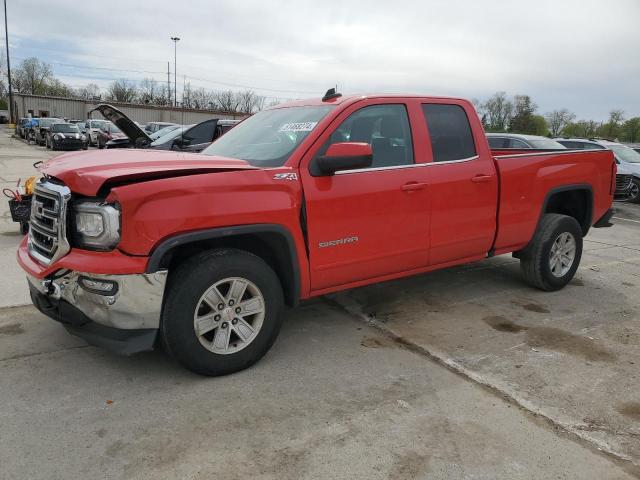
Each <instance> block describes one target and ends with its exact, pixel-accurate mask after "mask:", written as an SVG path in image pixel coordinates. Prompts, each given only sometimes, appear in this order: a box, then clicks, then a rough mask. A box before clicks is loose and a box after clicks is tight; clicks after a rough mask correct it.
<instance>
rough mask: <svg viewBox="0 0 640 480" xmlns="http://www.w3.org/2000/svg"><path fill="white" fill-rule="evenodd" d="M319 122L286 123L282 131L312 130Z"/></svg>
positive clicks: (281, 128)
mask: <svg viewBox="0 0 640 480" xmlns="http://www.w3.org/2000/svg"><path fill="white" fill-rule="evenodd" d="M317 124H318V122H298V123H285V124H284V125H282V126H281V127H280V130H279V131H280V132H310V131H311V130H313V127H315V126H316V125H317Z"/></svg>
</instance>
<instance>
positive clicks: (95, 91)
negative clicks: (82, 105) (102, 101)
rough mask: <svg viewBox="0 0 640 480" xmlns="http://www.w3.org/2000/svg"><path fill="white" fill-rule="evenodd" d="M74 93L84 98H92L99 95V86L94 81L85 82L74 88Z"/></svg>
mask: <svg viewBox="0 0 640 480" xmlns="http://www.w3.org/2000/svg"><path fill="white" fill-rule="evenodd" d="M76 95H77V96H78V97H80V98H84V99H85V100H93V99H94V98H97V97H100V87H99V86H98V85H97V84H95V83H87V84H86V85H85V86H84V87H80V88H78V89H77V90H76Z"/></svg>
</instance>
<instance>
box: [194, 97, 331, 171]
mask: <svg viewBox="0 0 640 480" xmlns="http://www.w3.org/2000/svg"><path fill="white" fill-rule="evenodd" d="M332 108H333V107H332V106H329V105H323V106H318V107H289V108H278V109H275V110H264V111H262V112H258V113H256V114H255V115H253V116H251V117H249V118H247V119H246V120H245V121H244V122H242V123H239V124H238V125H237V126H236V127H234V128H232V129H231V130H229V132H228V133H226V134H225V135H224V136H222V137H220V138H219V139H218V140H216V141H215V142H213V143H212V144H211V145H210V146H208V147H207V148H206V149H204V150H203V151H202V153H204V154H205V155H220V156H222V157H230V158H239V159H241V160H246V161H247V162H249V163H250V164H251V165H255V166H258V167H279V166H282V165H284V163H285V162H286V161H287V159H288V158H289V155H291V152H293V150H294V149H295V148H296V147H297V146H298V145H300V143H301V142H302V140H304V139H305V138H306V136H307V135H309V133H310V132H311V131H312V130H313V129H314V128H315V126H316V125H317V124H318V122H319V121H320V120H322V119H323V118H324V116H325V115H326V114H327V113H328V112H329V110H331V109H332Z"/></svg>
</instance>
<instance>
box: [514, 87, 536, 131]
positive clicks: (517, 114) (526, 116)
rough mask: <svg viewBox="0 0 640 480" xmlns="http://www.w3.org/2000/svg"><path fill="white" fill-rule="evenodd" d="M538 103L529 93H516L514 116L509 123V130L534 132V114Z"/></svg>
mask: <svg viewBox="0 0 640 480" xmlns="http://www.w3.org/2000/svg"><path fill="white" fill-rule="evenodd" d="M536 108H537V107H536V104H535V103H533V102H532V101H531V97H530V96H529V95H516V96H515V97H514V98H513V117H512V118H511V122H510V123H509V131H510V132H514V133H534V132H535V129H536V126H535V124H534V121H533V114H534V113H535V111H536Z"/></svg>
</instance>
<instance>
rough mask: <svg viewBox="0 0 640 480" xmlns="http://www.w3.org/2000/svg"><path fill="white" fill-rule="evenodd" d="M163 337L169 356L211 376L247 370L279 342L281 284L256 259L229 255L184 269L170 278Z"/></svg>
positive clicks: (219, 253)
mask: <svg viewBox="0 0 640 480" xmlns="http://www.w3.org/2000/svg"><path fill="white" fill-rule="evenodd" d="M167 292H168V293H167V299H166V302H165V305H164V310H163V314H162V322H161V326H160V332H161V335H162V341H163V343H164V345H165V348H166V349H167V351H168V352H169V353H170V354H171V355H173V356H174V357H175V358H176V359H177V360H178V361H179V362H180V363H181V364H182V365H184V366H185V367H186V368H188V369H189V370H191V371H193V372H196V373H199V374H202V375H210V376H218V375H226V374H229V373H233V372H237V371H239V370H243V369H245V368H247V367H249V366H251V365H253V364H254V363H255V362H257V361H258V360H260V358H262V356H263V355H264V354H265V353H267V351H268V350H269V348H271V345H273V342H274V341H275V340H276V337H277V336H278V333H279V331H280V326H281V325H282V310H283V305H284V300H283V294H282V288H281V286H280V282H279V279H278V277H277V275H276V274H275V272H274V271H273V270H272V269H271V267H269V265H268V264H267V263H266V262H265V261H264V260H262V259H261V258H260V257H257V256H255V255H253V254H251V253H248V252H245V251H241V250H232V249H223V250H213V251H208V252H204V253H202V254H199V255H196V256H194V257H192V258H190V259H189V260H187V261H185V262H184V263H183V264H181V265H180V266H179V267H178V268H177V269H176V271H175V272H174V273H173V274H172V275H171V277H170V278H169V282H168V284H167Z"/></svg>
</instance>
